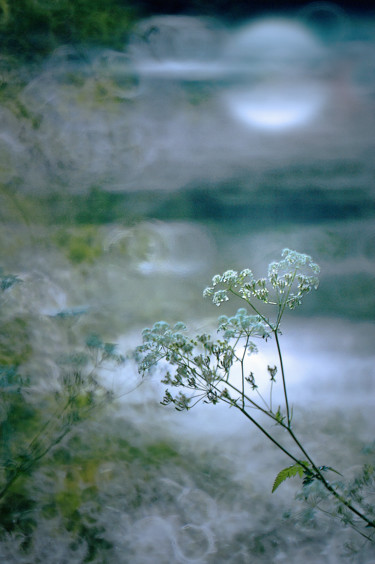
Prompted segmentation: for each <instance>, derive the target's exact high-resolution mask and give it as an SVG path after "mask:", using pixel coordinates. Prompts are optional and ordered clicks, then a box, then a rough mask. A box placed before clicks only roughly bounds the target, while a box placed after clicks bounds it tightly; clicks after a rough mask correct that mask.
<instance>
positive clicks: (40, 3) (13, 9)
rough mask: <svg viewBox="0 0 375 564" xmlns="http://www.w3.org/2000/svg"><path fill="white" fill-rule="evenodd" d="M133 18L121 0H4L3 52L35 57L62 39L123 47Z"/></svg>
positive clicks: (0, 17) (0, 20)
mask: <svg viewBox="0 0 375 564" xmlns="http://www.w3.org/2000/svg"><path fill="white" fill-rule="evenodd" d="M133 19H134V9H133V8H132V6H131V5H130V4H128V3H124V2H122V1H121V0H90V1H88V0H56V1H53V2H50V1H48V0H17V2H15V1H13V0H1V2H0V33H1V36H2V47H3V52H5V53H11V54H15V55H17V56H19V57H22V58H26V59H32V58H35V57H38V56H39V57H40V56H45V55H46V54H48V53H50V52H51V51H52V50H53V49H54V48H56V46H57V45H59V44H61V43H92V44H100V45H108V46H112V47H122V46H123V43H124V35H125V34H126V32H127V31H128V30H129V27H130V25H131V24H132V21H133Z"/></svg>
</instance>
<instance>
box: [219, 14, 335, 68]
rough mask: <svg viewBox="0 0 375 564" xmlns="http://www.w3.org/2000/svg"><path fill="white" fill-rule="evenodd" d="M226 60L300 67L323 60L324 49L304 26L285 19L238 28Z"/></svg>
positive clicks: (253, 23) (254, 23) (227, 48)
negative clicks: (296, 65) (297, 65)
mask: <svg viewBox="0 0 375 564" xmlns="http://www.w3.org/2000/svg"><path fill="white" fill-rule="evenodd" d="M225 55H226V57H227V58H228V59H232V60H236V61H239V60H241V61H245V60H247V61H248V62H249V63H252V64H254V63H256V62H259V63H261V65H262V66H263V65H264V64H265V63H266V64H270V65H272V64H276V65H278V66H279V65H280V64H286V65H288V64H289V65H290V64H291V63H292V62H293V63H294V64H295V63H296V61H300V62H301V63H302V64H303V65H305V64H306V63H307V64H308V63H309V62H311V61H312V60H314V61H317V60H319V59H321V58H322V57H324V49H323V47H322V45H321V43H320V42H319V40H318V39H317V38H316V37H315V36H314V34H313V33H312V32H311V31H310V30H309V29H308V28H307V27H306V26H304V25H303V24H301V23H299V22H297V21H293V20H288V19H284V18H265V19H261V20H257V21H255V22H252V23H250V24H247V25H245V26H243V27H242V28H240V30H239V31H237V32H236V33H235V34H234V36H233V37H232V38H231V39H230V40H229V42H228V44H227V47H226V50H225Z"/></svg>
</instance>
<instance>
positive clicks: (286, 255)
mask: <svg viewBox="0 0 375 564" xmlns="http://www.w3.org/2000/svg"><path fill="white" fill-rule="evenodd" d="M281 257H282V260H281V261H279V262H271V264H270V265H269V267H268V275H267V278H258V279H255V278H254V276H253V273H252V271H251V270H249V269H248V268H246V269H244V270H242V271H241V272H240V273H238V272H237V271H236V270H227V271H225V272H224V273H223V274H216V275H215V276H214V277H213V279H212V286H209V287H208V288H206V289H205V290H204V292H203V296H204V297H210V298H211V299H212V301H213V303H214V304H215V305H217V306H220V305H221V304H222V303H223V302H226V301H228V300H229V295H228V294H229V293H233V294H236V295H238V296H239V297H241V298H243V299H244V300H245V301H247V302H248V303H250V301H251V300H252V299H253V298H256V299H257V300H260V301H262V302H264V303H269V304H273V305H279V306H280V307H283V306H285V305H287V306H288V307H289V308H290V309H294V308H295V307H296V306H297V305H299V304H300V303H301V299H302V297H303V296H304V295H305V294H307V293H308V292H310V291H311V290H312V289H313V288H314V289H316V288H317V287H318V284H319V279H318V274H319V272H320V269H319V266H318V265H317V264H315V263H314V262H313V261H312V258H311V257H310V256H309V255H305V254H302V253H298V252H297V251H292V250H290V249H284V250H283V251H282V253H281ZM218 285H223V286H224V288H220V289H216V287H217V286H218Z"/></svg>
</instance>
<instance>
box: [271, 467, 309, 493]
mask: <svg viewBox="0 0 375 564" xmlns="http://www.w3.org/2000/svg"><path fill="white" fill-rule="evenodd" d="M308 465H309V463H308V462H307V461H304V462H303V466H302V464H299V463H297V464H293V465H292V466H288V468H284V470H281V471H280V472H279V473H278V475H277V476H276V478H275V481H274V483H273V486H272V493H273V492H274V491H276V490H277V488H278V487H279V486H280V484H282V483H283V482H284V481H285V480H287V479H288V478H293V477H294V476H297V474H298V476H299V477H300V478H302V476H303V474H304V473H305V472H306V467H308Z"/></svg>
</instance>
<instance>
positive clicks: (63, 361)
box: [0, 271, 124, 561]
mask: <svg viewBox="0 0 375 564" xmlns="http://www.w3.org/2000/svg"><path fill="white" fill-rule="evenodd" d="M20 283H21V280H20V279H19V278H18V277H17V276H13V275H7V274H5V273H4V272H3V271H1V272H0V315H1V316H2V317H3V319H2V333H1V337H0V392H1V393H0V437H1V441H0V527H1V530H2V532H1V535H4V534H5V533H11V534H13V533H15V534H21V535H22V536H23V538H24V542H23V544H22V546H23V549H24V550H26V551H27V549H28V546H29V544H30V543H31V542H32V535H33V531H34V529H35V528H36V524H37V523H36V515H37V511H39V509H37V507H36V501H35V499H34V495H33V492H32V482H33V479H34V475H35V474H36V473H37V472H38V471H41V469H42V468H43V467H48V464H49V462H50V461H51V459H52V458H53V456H54V453H55V451H56V450H57V449H58V447H59V445H61V444H62V443H63V442H64V441H65V440H66V439H67V438H69V437H73V436H74V435H75V434H76V433H77V432H78V430H79V429H80V428H81V427H82V425H84V424H85V423H87V422H88V421H89V420H90V418H91V417H92V415H93V414H94V413H97V411H98V409H99V408H100V407H101V406H103V405H107V404H108V403H109V402H110V401H111V399H112V394H111V392H109V391H108V390H107V389H105V388H104V387H103V386H102V384H101V383H100V380H99V377H98V371H99V369H100V368H104V367H105V368H107V369H110V368H113V366H114V365H117V364H119V363H123V362H124V357H123V356H122V355H120V354H118V352H117V350H116V345H115V344H113V343H107V342H104V341H103V340H102V339H101V338H100V337H98V336H97V335H90V336H88V337H87V340H86V343H84V344H83V345H81V346H80V347H79V348H77V347H74V350H73V351H68V352H67V353H64V354H59V355H57V358H56V363H55V365H54V368H55V370H53V371H52V372H53V373H54V374H53V375H51V376H50V378H49V379H48V380H47V381H44V380H43V378H41V377H40V376H39V375H38V374H34V373H32V372H29V370H30V368H26V369H25V366H28V365H27V362H28V360H29V357H32V356H33V354H35V351H33V350H32V347H31V344H30V338H29V334H30V333H31V330H32V327H31V326H32V325H33V324H34V325H35V324H36V323H37V318H33V317H32V316H31V313H30V312H29V311H28V312H27V313H26V314H25V317H23V316H22V314H21V313H20V312H19V313H17V315H16V316H13V317H12V313H11V307H10V308H9V307H8V308H5V307H4V306H5V305H6V304H7V302H6V300H7V299H8V296H9V297H10V296H11V295H12V291H13V288H14V287H15V286H16V285H18V284H20ZM7 305H9V304H7ZM82 313H83V312H82V311H80V312H76V311H74V310H72V311H63V312H60V313H58V314H56V315H55V316H54V317H53V318H52V319H54V321H55V324H56V325H59V321H60V320H61V319H68V320H69V319H70V318H71V317H75V316H76V315H77V314H78V315H81V314H82ZM38 317H40V316H38ZM26 320H27V321H26ZM62 327H63V326H62V325H61V324H60V325H59V328H60V330H61V328H62ZM45 352H47V351H45ZM29 366H32V363H31V364H30V365H29ZM24 373H27V374H28V376H27V377H26V376H25V375H24ZM97 465H98V464H97ZM97 465H96V466H97ZM93 472H94V470H93V468H92V464H90V463H89V462H87V463H86V465H85V468H84V469H83V470H82V471H81V472H80V473H79V475H80V480H83V481H84V482H90V479H91V478H90V476H92V475H93ZM73 475H74V471H73V470H72V472H70V473H68V474H67V476H66V480H65V487H64V488H63V489H62V490H61V491H59V492H57V493H56V505H55V507H56V508H57V510H58V512H59V515H61V516H63V517H64V518H66V519H67V527H70V526H73V524H74V523H73V521H74V519H73V515H74V514H75V513H76V512H77V511H78V510H79V507H80V505H81V504H82V496H81V493H80V490H79V488H77V482H76V481H74V479H73ZM88 487H91V484H90V486H88ZM47 505H48V504H47ZM83 529H84V525H83V524H82V523H81V524H80V525H79V530H80V531H81V533H82V534H83ZM97 533H98V535H99V533H100V531H99V530H98V531H97ZM1 535H0V537H1ZM90 535H91V537H92V535H93V530H92V529H90V531H89V532H87V531H86V533H85V535H84V536H85V537H87V538H86V542H87V544H88V546H89V547H90V546H91V545H90V542H91V544H92V543H93V542H94V540H93V538H91V537H90ZM99 536H100V535H99ZM94 537H95V535H94ZM90 538H91V541H90ZM95 538H96V537H95ZM95 542H98V543H99V544H100V541H99V540H98V539H96V541H95ZM90 551H91V552H92V551H93V547H92V546H91V548H90V549H89V553H90ZM87 561H89V560H87Z"/></svg>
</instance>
